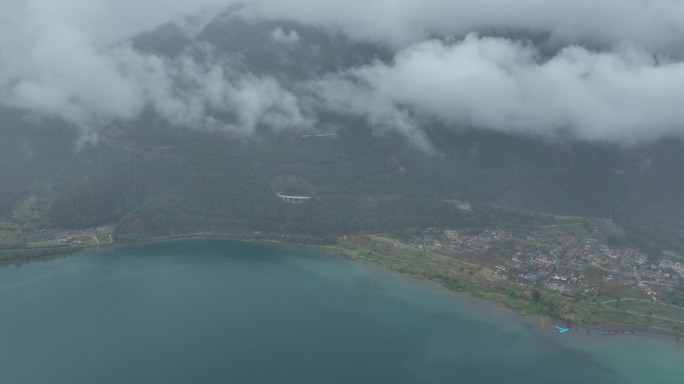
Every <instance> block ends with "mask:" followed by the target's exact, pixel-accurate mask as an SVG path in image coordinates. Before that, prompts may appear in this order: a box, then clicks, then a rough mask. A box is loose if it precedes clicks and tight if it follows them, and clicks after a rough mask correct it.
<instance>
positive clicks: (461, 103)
mask: <svg viewBox="0 0 684 384" xmlns="http://www.w3.org/2000/svg"><path fill="white" fill-rule="evenodd" d="M316 88H317V92H318V93H319V94H321V95H323V99H324V101H325V103H326V104H327V105H328V106H330V107H331V108H333V109H335V110H338V111H340V112H346V113H355V114H361V115H368V116H370V117H371V119H373V118H375V117H376V116H377V115H378V114H380V115H384V116H390V115H391V116H395V117H397V116H404V117H405V118H404V119H401V121H403V124H402V125H401V126H402V128H400V130H401V131H411V130H415V131H418V130H419V128H418V127H417V126H416V124H415V123H414V122H413V121H412V120H411V119H408V118H407V117H408V116H410V115H411V114H408V113H407V111H411V112H412V113H414V114H419V115H425V116H431V117H437V118H439V119H441V120H443V121H444V122H446V123H448V124H451V125H457V126H460V127H476V128H485V129H490V130H497V131H505V132H510V133H527V134H533V135H540V136H552V135H557V134H561V135H565V136H567V135H571V136H575V137H577V138H580V139H585V140H600V141H612V142H622V143H636V142H640V141H644V140H655V139H657V138H659V137H662V136H667V135H682V134H683V133H684V109H682V108H681V101H682V100H684V63H681V62H658V61H657V60H655V59H654V58H653V56H652V55H649V54H648V53H646V52H644V51H642V50H638V49H634V48H624V49H622V50H620V51H618V52H611V53H607V52H604V53H597V52H591V51H588V50H586V49H584V48H581V47H577V46H571V47H567V48H565V49H563V50H561V51H560V52H559V53H558V54H557V55H556V56H554V57H552V58H550V59H542V58H541V55H540V54H539V52H538V51H537V49H536V48H534V47H533V46H530V45H526V44H522V43H517V42H512V41H510V40H506V39H503V38H480V37H477V36H475V35H470V36H468V37H466V38H465V39H464V40H462V41H458V42H454V43H451V44H447V43H443V42H441V41H434V40H433V41H428V42H424V43H419V44H417V45H414V46H411V47H409V48H406V49H405V50H402V51H401V52H399V53H398V54H397V56H396V57H395V60H394V62H393V63H392V64H391V65H387V64H384V63H379V62H378V63H375V64H373V65H370V66H366V67H362V68H356V69H354V70H351V71H349V72H347V73H345V74H341V75H336V76H332V77H330V78H328V79H325V80H323V81H319V82H318V83H317V84H316ZM397 125H399V124H397Z"/></svg>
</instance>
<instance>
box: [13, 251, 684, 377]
mask: <svg viewBox="0 0 684 384" xmlns="http://www.w3.org/2000/svg"><path fill="white" fill-rule="evenodd" d="M683 366H684V342H683V343H682V344H680V343H678V342H675V341H670V340H669V339H662V340H661V339H658V338H652V337H644V336H637V337H627V336H622V337H612V338H611V337H603V338H601V337H600V336H589V335H586V334H582V333H579V332H578V333H574V334H573V333H570V334H567V335H562V336H561V335H559V334H557V333H555V332H554V331H552V330H549V331H539V330H535V329H533V328H532V327H530V326H529V325H526V324H525V323H524V322H523V321H521V320H520V319H518V318H517V317H516V316H515V315H512V314H511V313H509V312H508V311H506V310H504V309H502V308H501V307H500V306H498V305H494V304H491V303H486V302H482V301H479V300H476V299H472V298H468V297H464V296H462V295H456V294H453V293H451V292H449V291H446V290H444V289H442V288H440V287H436V286H434V285H432V284H429V283H425V282H419V281H415V280H413V279H410V278H407V277H404V276H401V275H397V274H395V273H392V272H389V271H387V270H384V269H382V268H380V267H377V266H374V265H369V264H365V263H359V262H351V261H348V260H344V259H341V258H336V257H330V256H325V255H321V254H317V253H315V252H312V251H309V250H299V249H286V248H281V247H275V246H264V245H256V244H246V243H240V242H230V241H178V242H169V243H159V244H149V245H143V246H136V247H130V248H121V249H116V250H111V251H105V252H96V253H89V254H82V255H78V256H73V257H68V258H63V259H58V260H53V261H49V262H43V263H34V264H29V265H24V266H21V267H7V268H0V383H14V384H21V383H69V384H78V383H88V384H92V383H165V384H171V383H268V384H272V383H293V384H294V383H297V384H302V383H345V384H349V383H392V384H400V383H528V384H529V383H549V382H553V383H604V384H610V383H682V382H684V381H683V380H684V368H683Z"/></svg>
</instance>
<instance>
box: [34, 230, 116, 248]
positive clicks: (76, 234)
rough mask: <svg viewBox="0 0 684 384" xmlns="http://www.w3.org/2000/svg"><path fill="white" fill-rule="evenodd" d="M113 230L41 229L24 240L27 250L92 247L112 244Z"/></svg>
mask: <svg viewBox="0 0 684 384" xmlns="http://www.w3.org/2000/svg"><path fill="white" fill-rule="evenodd" d="M113 229H114V227H113V226H111V225H104V226H99V227H92V228H84V229H76V230H57V229H53V230H50V229H41V230H39V231H35V232H31V233H29V234H27V235H26V236H25V238H24V239H25V241H26V245H27V247H29V248H45V247H58V246H94V245H99V244H106V243H112V242H113V241H114V240H113V238H112V231H113Z"/></svg>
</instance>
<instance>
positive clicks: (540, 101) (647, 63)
mask: <svg viewBox="0 0 684 384" xmlns="http://www.w3.org/2000/svg"><path fill="white" fill-rule="evenodd" d="M231 3H234V1H225V0H223V1H222V0H135V1H133V0H6V1H5V2H3V12H2V13H0V103H3V104H5V105H8V106H13V107H19V108H23V109H26V110H28V111H31V112H34V113H36V114H38V115H45V116H56V117H59V118H63V119H65V120H67V121H69V122H72V123H73V124H75V125H77V126H79V127H80V128H81V129H82V130H83V132H87V133H93V132H97V131H98V130H101V129H106V127H107V125H108V124H109V123H110V122H112V121H117V120H132V119H135V118H136V117H138V116H139V115H140V113H141V112H142V111H143V110H144V109H145V108H146V107H150V106H151V107H152V108H154V110H156V111H157V112H158V113H159V114H160V115H161V116H162V117H164V118H166V119H167V120H168V121H169V122H170V123H173V124H181V125H188V126H198V127H204V126H211V127H221V126H222V125H223V122H221V121H218V120H216V119H214V118H210V117H208V116H209V114H207V111H208V110H215V111H216V110H218V111H229V112H233V113H234V114H235V116H236V122H237V126H238V129H240V130H243V131H244V132H247V133H248V132H251V131H252V130H253V129H254V128H255V127H256V126H257V125H265V126H269V127H272V128H273V129H296V128H300V129H310V128H312V127H315V126H316V116H315V113H312V112H311V111H312V110H314V109H315V108H327V109H333V110H336V111H340V112H345V113H353V114H356V115H360V116H364V117H366V118H367V119H368V121H369V122H370V123H371V124H372V125H373V126H374V127H375V128H376V129H378V130H396V131H399V132H402V133H403V134H405V135H407V136H408V137H411V138H412V139H414V140H415V141H416V142H417V143H419V145H429V144H428V143H426V139H425V137H424V135H423V134H422V129H421V126H420V123H419V122H420V121H423V120H424V119H422V117H430V118H434V119H439V120H441V121H443V122H444V123H446V125H447V126H449V125H452V126H458V127H464V126H472V127H476V128H482V129H489V130H497V131H505V132H519V133H525V134H533V135H538V136H549V137H554V136H558V137H560V136H561V135H562V137H575V138H578V139H583V140H601V141H608V142H616V143H626V144H631V143H638V142H643V141H651V140H656V139H659V138H662V137H666V136H683V135H684V108H681V106H680V104H681V103H682V102H683V101H684V1H681V0H658V1H647V0H599V1H597V0H517V1H510V0H364V1H361V0H344V1H342V0H329V1H320V0H288V1H283V0H253V1H244V2H243V3H244V5H245V7H244V8H243V9H242V11H241V12H242V14H243V15H244V16H245V17H247V18H252V19H256V20H258V19H262V18H269V19H291V20H295V21H299V22H302V23H307V24H313V25H317V26H321V27H323V28H328V29H331V30H335V31H338V32H340V31H341V32H343V33H346V34H348V35H349V36H351V37H352V38H354V39H361V40H372V41H376V42H380V43H383V44H387V45H388V46H390V47H391V48H392V49H393V50H394V51H395V52H396V56H395V59H394V60H393V62H391V63H379V62H378V63H372V64H369V65H367V66H363V67H358V68H349V69H348V70H345V71H344V72H341V73H336V74H331V75H329V76H326V77H324V78H319V79H310V80H309V81H306V82H305V83H302V84H298V85H297V86H296V87H294V88H293V87H291V86H290V87H289V88H288V87H286V86H284V85H282V84H279V83H278V82H277V81H276V80H275V79H273V78H270V77H265V76H258V75H255V74H251V73H245V72H244V71H237V70H235V69H234V68H232V67H231V65H230V63H227V62H225V61H222V60H220V59H218V58H217V60H215V61H213V62H210V63H208V64H207V63H204V64H198V63H196V62H194V61H193V60H192V59H190V58H189V57H181V58H179V59H175V60H169V59H166V58H163V57H158V56H154V55H149V54H141V53H140V52H137V51H135V50H133V49H132V48H131V47H130V46H128V45H126V44H123V45H122V44H119V43H120V42H122V41H125V40H126V39H128V38H130V37H133V36H135V35H136V34H137V33H140V32H141V31H144V30H148V29H151V28H154V27H156V26H157V25H159V24H161V23H163V22H165V21H167V20H169V19H172V18H176V17H178V16H180V15H183V14H188V13H195V12H199V11H202V10H204V14H206V15H209V16H211V15H214V14H216V13H218V11H219V10H220V9H222V7H225V6H227V5H230V4H231ZM180 20H182V19H180ZM186 26H188V25H186ZM189 27H192V26H191V25H190V26H189ZM188 30H189V31H190V30H192V28H189V29H188ZM511 36H537V38H536V39H535V44H540V45H539V46H535V45H534V44H533V43H531V42H529V41H528V40H520V39H519V38H514V37H511ZM271 38H272V39H273V41H275V42H278V43H280V44H290V45H291V44H307V42H306V41H305V39H303V38H301V36H300V35H299V34H298V33H297V31H292V30H283V29H275V30H273V31H272V34H271ZM437 38H439V39H437ZM205 48H206V49H207V52H208V54H210V55H211V47H205ZM178 84H183V87H179V86H178ZM559 134H560V135H559Z"/></svg>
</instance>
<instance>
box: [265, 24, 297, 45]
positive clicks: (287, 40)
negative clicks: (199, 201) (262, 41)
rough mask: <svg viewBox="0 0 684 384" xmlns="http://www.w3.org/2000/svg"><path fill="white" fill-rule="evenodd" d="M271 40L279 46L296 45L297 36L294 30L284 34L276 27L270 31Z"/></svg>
mask: <svg viewBox="0 0 684 384" xmlns="http://www.w3.org/2000/svg"><path fill="white" fill-rule="evenodd" d="M271 40H273V41H275V42H277V43H280V44H287V45H292V44H297V43H298V42H299V34H298V33H297V31H295V30H291V31H289V32H285V31H284V30H283V29H282V28H281V27H278V28H275V29H274V30H272V31H271Z"/></svg>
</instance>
